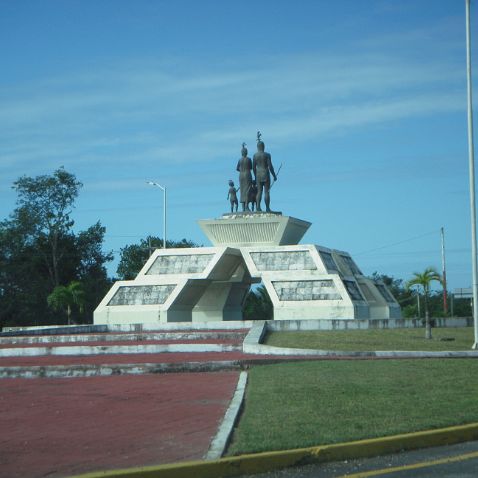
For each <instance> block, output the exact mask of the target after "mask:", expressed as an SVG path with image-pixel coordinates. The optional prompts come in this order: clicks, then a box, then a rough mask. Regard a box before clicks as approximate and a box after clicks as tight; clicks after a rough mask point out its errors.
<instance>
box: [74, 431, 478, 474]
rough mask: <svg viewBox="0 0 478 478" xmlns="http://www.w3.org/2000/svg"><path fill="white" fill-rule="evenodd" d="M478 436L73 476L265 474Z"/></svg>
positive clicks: (415, 437)
mask: <svg viewBox="0 0 478 478" xmlns="http://www.w3.org/2000/svg"><path fill="white" fill-rule="evenodd" d="M477 438H478V423H472V424H469V425H460V426H454V427H448V428H440V429H437V430H428V431H422V432H415V433H407V434H402V435H394V436H389V437H383V438H373V439H368V440H361V441H354V442H347V443H339V444H334V445H323V446H317V447H310V448H299V449H295V450H283V451H273V452H266V453H257V454H253V455H251V454H250V455H242V456H236V457H229V458H221V459H219V460H214V461H190V462H184V463H177V464H167V465H159V466H148V467H141V468H130V469H123V470H113V471H103V472H93V473H86V474H82V475H76V476H75V477H73V478H100V477H103V478H106V477H111V478H112V477H118V478H189V477H191V476H194V477H195V478H223V477H224V478H227V477H233V476H240V475H247V474H251V475H252V474H256V473H264V472H268V471H272V470H278V469H281V468H289V467H293V466H303V465H308V464H312V463H326V462H332V461H340V460H345V459H347V460H348V459H354V458H366V457H372V456H379V455H385V454H389V453H395V452H399V451H403V450H412V449H419V448H427V447H431V446H442V445H451V444H454V443H460V442H465V441H470V440H475V439H477Z"/></svg>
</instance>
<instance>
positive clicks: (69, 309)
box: [66, 304, 71, 325]
mask: <svg viewBox="0 0 478 478" xmlns="http://www.w3.org/2000/svg"><path fill="white" fill-rule="evenodd" d="M66 313H67V315H68V325H71V307H70V305H69V304H68V306H67V308H66Z"/></svg>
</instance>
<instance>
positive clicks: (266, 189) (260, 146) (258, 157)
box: [227, 131, 277, 213]
mask: <svg viewBox="0 0 478 478" xmlns="http://www.w3.org/2000/svg"><path fill="white" fill-rule="evenodd" d="M236 170H237V171H238V172H239V187H238V188H237V189H236V187H235V186H234V181H232V180H229V192H228V195H227V199H228V200H229V201H230V202H231V212H232V213H233V212H234V209H235V210H236V212H237V209H238V206H239V202H240V203H241V205H242V210H243V211H254V208H255V209H256V211H262V209H261V201H262V195H263V194H264V203H265V206H266V212H271V209H270V201H271V199H270V189H271V186H272V184H274V183H272V184H271V175H272V177H273V178H274V182H275V181H277V175H276V173H275V171H274V167H273V166H272V160H271V155H270V154H269V153H267V152H266V151H264V143H263V141H262V140H261V133H260V131H258V132H257V152H256V153H255V154H254V157H253V159H252V160H251V158H249V157H248V156H247V148H246V143H242V150H241V159H239V161H238V163H237V168H236ZM252 173H254V179H253V178H252ZM238 191H240V201H239V202H238V200H237V192H238Z"/></svg>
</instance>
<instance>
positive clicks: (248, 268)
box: [94, 212, 401, 324]
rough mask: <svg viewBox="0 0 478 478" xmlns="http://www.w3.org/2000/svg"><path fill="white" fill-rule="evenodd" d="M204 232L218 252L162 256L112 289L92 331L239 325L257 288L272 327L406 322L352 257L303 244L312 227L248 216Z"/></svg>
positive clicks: (229, 218) (207, 223)
mask: <svg viewBox="0 0 478 478" xmlns="http://www.w3.org/2000/svg"><path fill="white" fill-rule="evenodd" d="M199 224H200V226H201V228H202V230H203V231H204V232H205V234H206V235H207V237H208V238H209V239H210V241H211V242H212V244H213V247H199V248H189V249H157V250H156V251H155V252H154V253H153V254H152V255H151V257H150V258H149V260H148V261H147V263H146V264H145V265H144V267H143V268H142V269H141V271H140V272H139V274H138V276H137V277H136V278H135V279H134V280H132V281H120V282H117V283H115V284H114V285H113V287H112V288H111V290H110V291H109V292H108V294H107V295H106V296H105V298H104V299H103V301H102V302H101V303H100V304H99V306H98V307H97V309H96V310H95V313H94V321H95V324H105V323H106V324H108V323H109V324H122V323H123V324H126V323H164V322H205V321H222V320H242V305H243V302H244V299H245V297H246V294H247V292H248V291H249V289H250V287H251V285H252V284H255V283H260V282H262V283H263V284H264V286H265V288H266V289H267V292H268V293H269V296H270V298H271V300H272V303H273V307H274V319H275V320H284V319H386V318H400V316H401V314H400V306H399V305H398V303H397V302H396V300H395V299H394V297H393V296H392V294H391V293H390V291H389V290H388V289H387V287H386V286H385V285H384V284H383V283H380V282H375V281H373V280H371V279H370V278H367V277H365V276H364V275H363V274H362V272H361V271H360V269H359V268H358V267H357V265H356V264H355V262H354V260H353V259H352V257H351V256H350V254H348V253H347V252H344V251H338V250H335V249H329V248H326V247H322V246H316V245H310V244H306V245H301V244H299V241H300V240H301V239H302V237H303V235H304V234H305V232H306V231H307V229H308V228H309V227H310V223H309V222H306V221H302V220H300V219H296V218H293V217H288V216H283V215H282V214H277V213H272V212H243V213H236V214H224V215H223V216H222V217H221V218H218V219H212V220H201V221H199Z"/></svg>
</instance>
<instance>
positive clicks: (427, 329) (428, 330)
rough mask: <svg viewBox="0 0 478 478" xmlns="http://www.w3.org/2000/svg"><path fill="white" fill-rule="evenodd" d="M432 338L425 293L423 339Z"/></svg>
mask: <svg viewBox="0 0 478 478" xmlns="http://www.w3.org/2000/svg"><path fill="white" fill-rule="evenodd" d="M431 338H432V326H431V324H430V314H429V312H428V298H427V296H426V294H425V339H427V340H430V339H431Z"/></svg>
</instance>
